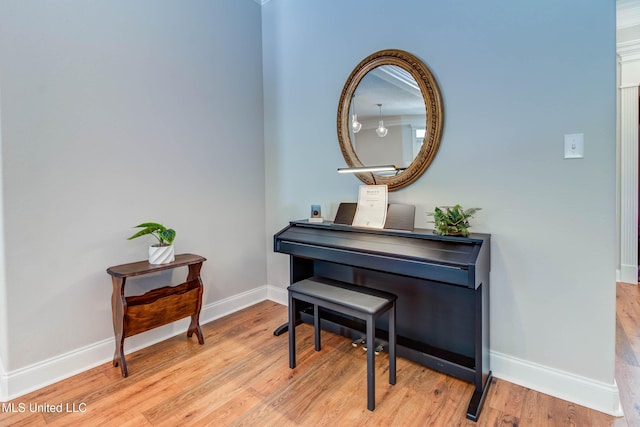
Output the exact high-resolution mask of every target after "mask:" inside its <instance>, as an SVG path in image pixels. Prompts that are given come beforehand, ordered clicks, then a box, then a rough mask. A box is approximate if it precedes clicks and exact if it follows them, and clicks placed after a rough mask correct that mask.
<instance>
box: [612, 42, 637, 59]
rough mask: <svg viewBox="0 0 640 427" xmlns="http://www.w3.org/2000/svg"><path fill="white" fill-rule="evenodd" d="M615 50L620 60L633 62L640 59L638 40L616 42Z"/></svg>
mask: <svg viewBox="0 0 640 427" xmlns="http://www.w3.org/2000/svg"><path fill="white" fill-rule="evenodd" d="M616 52H617V53H618V55H620V62H621V63H624V62H635V61H638V60H640V40H631V41H628V42H622V43H618V44H617V45H616Z"/></svg>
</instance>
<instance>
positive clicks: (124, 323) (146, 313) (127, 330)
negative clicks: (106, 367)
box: [107, 254, 206, 377]
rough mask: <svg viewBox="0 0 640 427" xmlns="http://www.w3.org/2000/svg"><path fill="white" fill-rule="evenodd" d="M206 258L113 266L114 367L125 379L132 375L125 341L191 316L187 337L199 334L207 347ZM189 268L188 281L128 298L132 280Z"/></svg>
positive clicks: (183, 257)
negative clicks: (202, 310)
mask: <svg viewBox="0 0 640 427" xmlns="http://www.w3.org/2000/svg"><path fill="white" fill-rule="evenodd" d="M204 261H206V258H204V257H201V256H200V255H194V254H181V255H176V259H175V261H173V262H171V263H168V264H149V262H148V261H139V262H132V263H130V264H122V265H116V266H113V267H109V268H108V269H107V273H109V274H110V275H111V280H112V282H113V294H112V296H111V310H112V315H113V332H114V334H115V339H116V350H115V354H114V356H113V366H118V364H120V369H121V370H122V376H123V377H126V376H127V375H129V373H128V371H127V362H126V361H125V358H124V348H123V346H124V339H125V338H127V337H130V336H132V335H135V334H139V333H140V332H144V331H148V330H149V329H153V328H157V327H158V326H162V325H166V324H168V323H171V322H174V321H176V320H179V319H182V318H185V317H189V316H191V324H190V325H189V329H188V330H187V336H188V337H191V336H192V335H193V333H194V332H195V334H196V336H197V337H198V342H199V343H200V344H204V337H203V336H202V330H201V329H200V323H199V322H200V308H201V306H202V289H203V285H202V279H201V278H200V269H201V268H202V263H203V262H204ZM186 266H188V267H189V274H188V275H187V281H186V282H184V283H182V284H180V285H177V286H165V287H162V288H156V289H153V290H151V291H149V292H147V293H146V294H144V295H136V296H128V297H126V296H125V295H124V286H125V283H126V281H127V278H128V277H135V276H142V275H145V274H150V273H156V272H159V271H164V270H171V269H174V268H177V267H186Z"/></svg>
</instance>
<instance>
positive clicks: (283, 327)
mask: <svg viewBox="0 0 640 427" xmlns="http://www.w3.org/2000/svg"><path fill="white" fill-rule="evenodd" d="M288 330H289V322H287V323H283V324H282V325H280V326H278V327H277V328H276V330H275V331H273V335H275V336H277V337H279V336H280V335H282V334H284V333H285V332H287V331H288Z"/></svg>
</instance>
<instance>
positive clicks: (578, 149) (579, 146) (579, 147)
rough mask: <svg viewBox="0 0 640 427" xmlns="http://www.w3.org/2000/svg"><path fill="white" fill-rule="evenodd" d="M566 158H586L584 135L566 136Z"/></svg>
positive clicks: (573, 134)
mask: <svg viewBox="0 0 640 427" xmlns="http://www.w3.org/2000/svg"><path fill="white" fill-rule="evenodd" d="M564 158H565V159H582V158H584V134H583V133H572V134H568V135H565V136H564Z"/></svg>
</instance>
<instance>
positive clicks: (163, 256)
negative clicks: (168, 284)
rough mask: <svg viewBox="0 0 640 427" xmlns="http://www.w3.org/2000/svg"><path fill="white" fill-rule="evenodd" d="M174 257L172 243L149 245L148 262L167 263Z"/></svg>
mask: <svg viewBox="0 0 640 427" xmlns="http://www.w3.org/2000/svg"><path fill="white" fill-rule="evenodd" d="M175 259H176V257H175V254H174V251H173V245H170V246H149V264H168V263H170V262H173V261H175Z"/></svg>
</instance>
